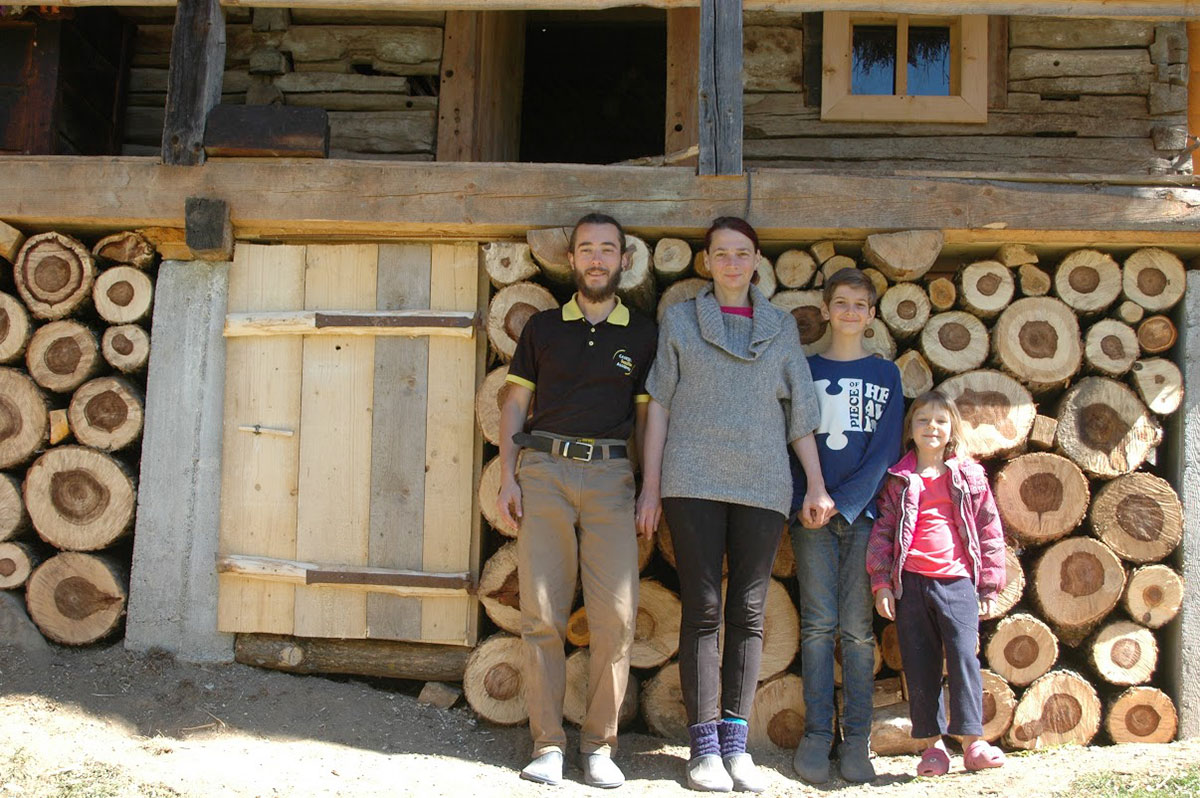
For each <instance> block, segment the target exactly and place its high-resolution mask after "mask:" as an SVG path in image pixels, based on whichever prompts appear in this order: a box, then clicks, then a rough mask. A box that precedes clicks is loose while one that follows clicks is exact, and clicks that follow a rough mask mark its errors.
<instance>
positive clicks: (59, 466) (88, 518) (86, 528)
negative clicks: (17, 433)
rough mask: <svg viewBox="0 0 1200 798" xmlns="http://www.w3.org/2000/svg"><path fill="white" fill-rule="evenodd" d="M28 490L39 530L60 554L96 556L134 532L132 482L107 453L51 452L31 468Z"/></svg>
mask: <svg viewBox="0 0 1200 798" xmlns="http://www.w3.org/2000/svg"><path fill="white" fill-rule="evenodd" d="M24 490H25V506H26V507H28V509H29V516H30V518H31V519H32V520H33V525H34V528H35V529H37V531H38V534H39V535H40V536H41V537H42V539H43V540H45V541H46V542H47V543H50V544H52V545H54V546H57V547H58V548H60V549H67V550H71V551H95V550H97V549H103V548H106V547H108V546H110V545H112V544H113V543H114V542H115V541H117V540H119V539H121V538H122V537H124V536H125V535H127V534H129V533H130V532H131V531H132V526H133V514H134V507H135V503H136V494H135V491H134V483H133V478H132V477H130V475H129V474H128V473H127V472H126V469H125V467H124V466H122V465H121V464H120V463H119V462H118V461H117V460H115V459H114V458H112V457H111V456H109V455H106V454H104V453H103V452H99V451H96V450H95V449H89V448H87V447H84V446H59V447H57V448H54V449H50V450H49V451H47V452H46V453H45V454H43V455H42V456H41V457H39V458H38V459H37V460H35V461H34V463H33V465H31V466H30V467H29V471H28V472H27V473H26V475H25V489H24Z"/></svg>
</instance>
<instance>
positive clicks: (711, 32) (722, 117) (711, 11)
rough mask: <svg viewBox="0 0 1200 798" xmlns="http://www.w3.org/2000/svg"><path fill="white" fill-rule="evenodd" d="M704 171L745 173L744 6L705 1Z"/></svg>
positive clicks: (701, 53) (701, 101) (702, 56)
mask: <svg viewBox="0 0 1200 798" xmlns="http://www.w3.org/2000/svg"><path fill="white" fill-rule="evenodd" d="M699 58H700V95H699V113H700V174H702V175H740V174H741V173H742V4H741V0H703V2H702V3H701V5H700V47H699Z"/></svg>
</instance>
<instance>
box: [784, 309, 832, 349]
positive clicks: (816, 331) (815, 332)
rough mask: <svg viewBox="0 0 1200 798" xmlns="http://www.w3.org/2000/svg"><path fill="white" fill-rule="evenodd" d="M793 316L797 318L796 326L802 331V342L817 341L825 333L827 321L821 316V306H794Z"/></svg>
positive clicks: (810, 342)
mask: <svg viewBox="0 0 1200 798" xmlns="http://www.w3.org/2000/svg"><path fill="white" fill-rule="evenodd" d="M792 318H794V319H795V320H796V328H797V329H798V330H799V331H800V343H801V344H805V345H807V344H812V343H816V342H817V341H819V340H821V337H822V336H823V335H825V327H826V325H827V322H826V321H825V319H824V318H823V317H822V316H821V309H820V308H814V307H811V306H808V307H799V308H793V309H792Z"/></svg>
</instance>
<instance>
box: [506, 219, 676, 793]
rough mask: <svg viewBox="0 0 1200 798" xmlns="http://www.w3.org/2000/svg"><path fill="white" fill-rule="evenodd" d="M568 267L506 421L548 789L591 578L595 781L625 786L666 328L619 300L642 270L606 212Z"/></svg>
mask: <svg viewBox="0 0 1200 798" xmlns="http://www.w3.org/2000/svg"><path fill="white" fill-rule="evenodd" d="M567 259H568V261H569V262H570V264H571V270H572V272H573V273H574V275H575V286H576V289H577V290H576V293H575V295H574V296H573V297H572V298H571V300H570V301H569V302H567V304H565V305H563V306H562V307H561V308H559V309H557V310H547V311H543V312H542V313H539V314H537V315H535V316H533V317H532V318H531V319H530V320H529V322H528V323H527V324H526V325H525V329H524V330H523V331H522V332H521V339H520V341H519V343H518V344H517V350H516V353H515V354H514V355H513V360H512V363H511V364H510V365H509V367H508V383H509V384H508V385H507V386H506V388H505V390H506V395H505V398H504V401H503V404H502V406H501V415H500V463H501V478H500V492H499V495H498V496H497V498H496V502H497V505H498V509H499V511H500V515H501V517H502V518H504V519H505V520H506V521H508V522H509V523H512V524H514V525H517V526H519V528H520V533H519V534H518V535H517V552H518V572H519V573H520V575H521V579H520V598H521V637H522V638H523V639H524V641H525V646H526V652H527V660H526V669H525V704H526V706H527V707H528V709H529V730H530V734H531V735H532V737H533V759H532V761H531V762H530V763H529V764H528V765H526V767H525V768H524V769H523V770H522V771H521V777H522V778H524V779H529V780H531V781H536V782H540V783H543V784H557V783H558V782H559V781H561V780H562V774H563V752H564V749H565V747H566V740H567V738H566V734H565V732H564V731H563V725H562V713H563V695H564V692H565V689H566V657H565V651H564V644H565V641H566V630H567V618H568V617H569V615H570V612H571V604H572V602H573V601H574V598H575V585H576V574H579V577H580V581H582V584H583V600H584V605H585V606H586V607H587V615H588V629H589V633H590V636H591V643H590V649H591V664H590V671H589V673H588V690H587V711H586V714H585V716H584V721H583V725H582V726H581V727H580V731H579V751H580V754H581V759H580V765H581V767H582V769H583V779H584V781H585V782H586V783H587V784H589V785H591V786H593V787H618V786H620V785H621V784H623V783H624V781H625V777H624V775H623V774H622V772H621V770H620V768H619V767H618V766H617V765H616V763H615V762H613V759H612V757H613V753H614V752H615V750H616V745H617V713H618V710H619V709H620V706H621V702H622V701H623V700H624V698H625V687H626V684H627V683H628V680H629V651H630V647H631V646H632V643H633V630H634V621H635V619H636V616H637V603H638V566H637V538H636V535H637V532H636V530H635V527H634V498H635V497H634V481H633V468H632V466H631V464H630V461H629V457H628V452H627V451H626V447H627V441H628V440H629V436H630V434H631V433H633V432H635V430H636V432H637V440H638V441H639V442H640V441H641V430H642V428H643V425H644V422H645V418H646V407H647V405H646V403H647V402H648V401H649V400H650V396H649V395H648V394H647V393H646V390H645V382H646V372H647V371H648V370H649V368H650V363H651V361H652V360H653V359H654V353H655V348H656V342H657V333H656V330H655V326H654V323H653V322H651V321H650V320H648V319H646V318H644V317H642V316H641V315H639V314H637V313H634V312H633V311H631V310H630V309H629V308H628V307H626V306H625V305H624V304H622V303H621V300H620V299H619V298H618V297H617V295H616V290H617V283H618V281H619V280H620V279H621V270H622V268H624V267H625V266H627V265H628V262H629V254H628V252H627V251H626V247H625V232H624V230H623V229H622V227H621V225H620V224H619V223H618V222H617V220H616V219H613V218H612V217H611V216H606V215H604V214H599V213H593V214H588V215H587V216H584V217H583V218H582V219H580V220H579V221H578V222H577V223H576V225H575V228H574V229H573V230H572V232H571V239H570V244H569V252H568V254H567ZM531 404H532V408H533V413H532V416H530V415H529V410H530V405H531ZM527 417H528V430H529V431H528V432H526V419H527ZM518 455H520V464H519V466H518Z"/></svg>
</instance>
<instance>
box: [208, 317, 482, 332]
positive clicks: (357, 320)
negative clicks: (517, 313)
mask: <svg viewBox="0 0 1200 798" xmlns="http://www.w3.org/2000/svg"><path fill="white" fill-rule="evenodd" d="M477 315H478V314H476V313H474V312H471V311H451V310H436V311H435V310H356V311H350V310H343V311H325V310H296V311H286V312H278V313H230V314H229V315H228V316H226V317H225V337H226V338H238V337H242V336H248V335H404V336H408V337H412V338H416V337H422V336H428V335H449V336H453V337H456V338H470V337H471V336H473V335H474V334H475V328H476V326H477Z"/></svg>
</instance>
